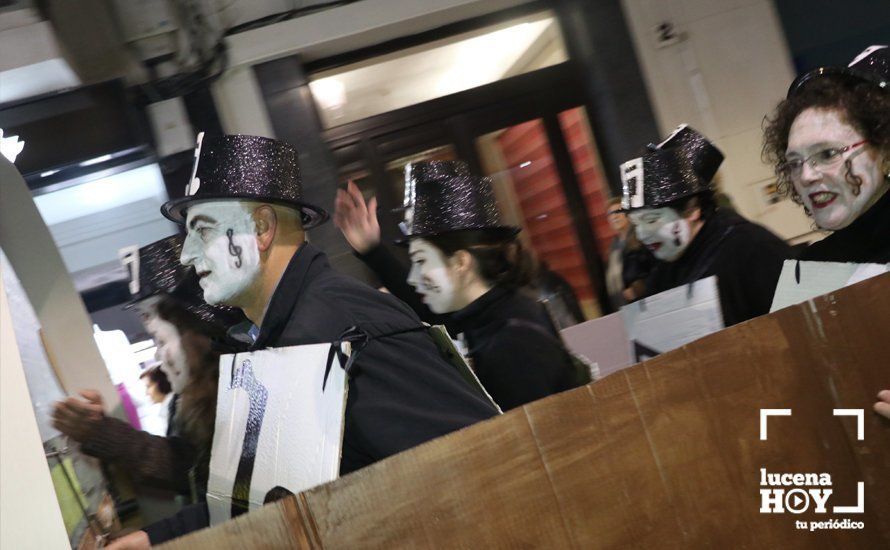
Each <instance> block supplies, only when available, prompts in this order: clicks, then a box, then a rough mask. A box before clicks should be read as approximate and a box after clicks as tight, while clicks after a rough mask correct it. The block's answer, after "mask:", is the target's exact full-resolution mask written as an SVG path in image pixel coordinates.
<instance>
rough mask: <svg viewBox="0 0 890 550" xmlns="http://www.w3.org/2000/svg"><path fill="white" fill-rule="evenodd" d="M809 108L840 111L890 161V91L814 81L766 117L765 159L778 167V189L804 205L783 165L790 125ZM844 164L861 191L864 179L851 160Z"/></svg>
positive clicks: (839, 80) (844, 81)
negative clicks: (858, 173) (855, 169)
mask: <svg viewBox="0 0 890 550" xmlns="http://www.w3.org/2000/svg"><path fill="white" fill-rule="evenodd" d="M810 108H815V109H825V110H836V111H838V112H839V113H840V116H841V118H842V120H844V122H846V123H847V124H849V125H850V126H852V127H853V128H855V129H856V131H858V132H859V133H860V134H862V136H863V137H864V138H865V139H866V140H867V141H868V142H869V143H870V144H871V145H872V146H873V147H875V148H876V149H878V150H879V151H881V152H883V154H884V162H885V163H887V162H890V160H888V159H890V94H888V93H887V91H886V90H882V89H880V88H878V87H877V86H875V85H874V84H872V83H870V82H864V81H854V80H852V79H848V78H842V77H830V76H826V77H822V78H819V79H816V80H813V81H811V82H810V83H808V84H807V85H806V86H805V87H804V88H803V89H802V90H800V91H799V92H797V93H796V94H795V95H793V96H791V97H789V98H787V99H785V100H783V101H782V102H780V103H779V105H778V106H776V110H775V111H774V112H773V114H772V116H767V117H764V129H763V159H764V160H765V161H766V162H768V163H770V164H772V165H773V166H774V168H775V173H776V178H777V182H776V189H777V191H778V192H779V193H780V194H782V195H784V196H786V197H791V199H792V200H794V202H796V203H798V204H802V201H801V199H800V196H798V194H797V191H796V190H795V189H794V185H792V183H791V179H790V177H789V176H788V174H786V173H785V172H784V171H783V170H782V165H783V164H784V162H785V150H786V149H787V148H788V134H789V132H790V131H791V125H792V124H794V121H795V120H796V119H797V117H798V116H799V115H800V114H801V113H802V112H804V111H805V110H807V109H810ZM845 166H846V169H847V173H846V179H847V182H848V183H849V184H850V185H851V187H852V188H853V193H854V194H858V193H859V187H860V186H861V185H862V179H861V178H860V177H858V176H855V175H854V174H853V173H852V165H851V163H850V161H849V160H848V161H846V163H845Z"/></svg>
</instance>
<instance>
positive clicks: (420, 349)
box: [122, 135, 496, 547]
mask: <svg viewBox="0 0 890 550" xmlns="http://www.w3.org/2000/svg"><path fill="white" fill-rule="evenodd" d="M162 212H163V213H164V215H165V216H167V217H168V218H170V219H171V220H173V221H176V222H178V223H184V224H185V225H186V229H187V231H188V236H187V237H186V243H185V245H184V246H183V252H182V262H183V263H184V264H187V265H190V266H194V268H195V269H196V272H197V275H198V277H199V279H200V284H201V288H202V289H203V291H204V296H205V298H206V299H207V301H208V302H213V303H222V304H226V305H230V306H234V307H237V308H239V309H241V310H242V311H243V312H244V314H245V315H246V316H247V318H248V319H249V322H247V323H245V324H243V325H242V326H238V327H234V328H233V329H232V330H231V331H230V335H231V336H232V337H233V338H236V339H238V340H240V341H242V342H245V343H247V344H249V347H250V349H251V350H260V349H264V348H268V347H275V348H281V347H288V346H299V345H304V344H318V343H332V342H335V341H343V340H344V339H348V338H349V335H356V334H359V335H361V337H362V339H363V340H364V342H365V343H364V345H363V346H359V344H356V345H355V346H354V347H353V350H354V351H353V355H354V362H353V364H352V367H351V368H350V370H349V373H350V376H349V381H348V383H349V392H348V395H347V404H346V418H345V430H344V440H343V447H342V458H341V462H340V472H341V474H345V473H348V472H351V471H354V470H357V469H359V468H362V467H364V466H367V465H369V464H371V463H373V462H376V461H378V460H380V459H382V458H385V457H387V456H389V455H392V454H394V453H397V452H400V451H402V450H405V449H408V448H411V447H413V446H415V445H418V444H420V443H423V442H425V441H427V440H430V439H433V438H435V437H438V436H441V435H444V434H446V433H449V432H451V431H454V430H457V429H460V428H462V427H464V426H467V425H469V424H472V423H474V422H477V421H479V420H483V419H485V418H489V417H491V416H493V415H494V414H496V410H495V409H494V408H493V407H492V406H491V404H490V403H489V402H488V401H487V400H486V399H485V398H484V396H482V395H480V394H479V393H478V392H477V391H476V390H475V389H474V388H472V387H471V386H470V384H468V383H467V382H466V381H465V380H464V379H462V378H461V376H460V374H459V373H458V371H457V370H456V369H454V368H453V367H452V366H451V365H450V364H449V363H448V362H447V360H446V359H445V358H443V357H442V356H441V355H440V353H439V351H438V348H437V347H436V345H435V343H434V342H433V340H432V339H431V337H430V336H429V334H428V333H427V332H426V330H425V329H424V327H423V325H422V324H421V322H420V320H419V319H418V318H417V316H416V315H415V314H414V313H413V312H412V311H411V310H410V308H408V307H407V306H406V305H405V304H403V303H402V302H400V301H399V300H397V299H396V298H395V297H393V296H391V295H388V294H385V293H382V292H379V291H377V290H375V289H372V288H370V287H368V286H367V285H364V284H363V283H360V282H358V281H356V280H354V279H351V278H349V277H346V276H344V275H341V274H339V273H337V272H335V271H334V270H333V269H331V267H330V265H329V264H328V261H327V258H326V257H325V255H324V254H323V253H322V252H321V251H320V250H318V249H316V248H315V247H313V246H312V245H310V244H309V243H307V242H306V241H305V233H304V230H305V229H309V228H311V227H314V226H316V225H318V224H320V223H323V222H324V221H325V220H326V219H327V214H326V213H325V212H324V210H322V209H321V208H318V207H316V206H314V205H312V204H309V203H307V202H305V201H304V200H303V198H302V182H301V179H300V171H299V167H298V162H297V152H296V150H295V149H294V148H293V147H291V146H290V145H288V144H286V143H284V142H281V141H277V140H273V139H268V138H262V137H255V136H240V135H239V136H221V137H213V138H211V137H206V138H204V137H199V141H198V147H197V150H196V160H195V168H194V170H193V175H192V180H191V181H190V183H189V186H188V191H187V196H186V197H184V198H181V199H175V200H172V201H170V202H168V203H167V204H165V205H164V207H163V209H162ZM358 349H360V351H357V350H358ZM300 367H301V365H294V368H295V369H296V368H300ZM295 405H296V404H295ZM208 522H209V517H208V512H207V508H206V506H197V507H190V508H186V509H184V510H183V511H182V512H181V513H180V514H178V515H177V516H175V517H174V518H170V519H169V520H165V521H163V522H159V523H157V524H155V525H152V526H150V527H149V528H147V529H146V532H140V533H137V534H135V535H133V536H132V537H130V539H128V540H127V541H126V543H128V544H130V543H132V544H133V545H134V546H133V547H146V545H147V543H148V542H149V541H150V542H151V543H152V544H157V543H159V542H163V541H165V540H168V539H170V538H173V537H176V536H179V535H182V534H185V533H187V532H189V531H193V530H196V529H200V528H202V527H205V526H207V525H208ZM122 544H123V543H122ZM122 547H126V546H122Z"/></svg>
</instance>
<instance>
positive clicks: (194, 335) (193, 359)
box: [53, 295, 225, 501]
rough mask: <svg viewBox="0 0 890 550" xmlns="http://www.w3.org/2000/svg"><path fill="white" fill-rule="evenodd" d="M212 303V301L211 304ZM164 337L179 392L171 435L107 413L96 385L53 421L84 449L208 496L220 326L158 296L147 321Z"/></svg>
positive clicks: (139, 475) (166, 367)
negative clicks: (140, 427) (146, 429)
mask: <svg viewBox="0 0 890 550" xmlns="http://www.w3.org/2000/svg"><path fill="white" fill-rule="evenodd" d="M205 307H206V306H205ZM147 329H148V330H149V332H150V333H151V334H152V336H153V337H154V338H155V340H156V343H157V345H158V351H157V357H158V359H160V360H161V362H162V363H161V367H160V368H161V370H162V371H163V372H164V374H166V375H167V379H168V380H169V384H170V386H169V387H170V389H172V391H173V393H174V394H176V398H175V399H174V400H173V401H171V403H170V408H169V414H168V417H169V425H168V427H167V433H166V437H158V436H154V435H151V434H148V433H146V432H142V431H138V430H135V429H134V428H132V427H131V426H130V425H129V424H127V423H126V422H123V421H120V420H117V419H115V418H111V417H108V416H105V414H104V406H103V403H102V400H101V397H99V395H98V393H97V392H93V391H90V390H88V391H84V392H82V396H83V397H84V398H85V399H86V402H83V401H81V400H78V399H76V398H69V399H67V400H65V401H62V402H59V403H57V404H56V408H55V411H54V413H53V425H54V426H56V428H57V429H59V430H60V431H61V432H62V433H65V434H66V435H68V436H69V437H71V438H72V439H74V440H75V441H78V442H79V443H81V448H82V450H83V452H84V453H85V454H87V455H90V456H94V457H96V458H100V459H102V460H105V461H109V462H116V463H120V464H125V465H126V468H127V471H128V472H130V474H131V475H132V477H133V479H134V481H136V482H137V483H139V484H140V485H143V486H146V487H151V488H159V489H168V490H173V491H176V492H179V493H181V494H184V495H188V496H189V497H190V498H191V499H192V500H193V501H199V500H203V499H204V498H205V493H206V487H207V478H208V475H209V464H210V462H209V461H210V447H211V444H212V439H213V428H214V419H215V414H216V387H217V378H218V373H219V356H220V353H221V352H224V351H225V349H224V348H222V347H220V345H222V344H217V345H215V346H214V347H211V339H213V340H216V341H217V342H220V343H221V342H222V341H223V339H224V338H225V333H224V331H223V329H222V327H220V326H216V325H214V324H211V323H209V322H207V321H205V320H203V319H201V318H200V317H199V316H198V315H197V314H196V313H194V312H193V311H190V310H189V309H188V308H187V307H186V306H185V305H184V304H183V303H182V302H180V301H179V300H177V299H175V298H172V297H170V296H166V295H162V296H159V297H158V299H157V300H156V301H155V304H154V315H153V316H152V318H151V320H150V321H149V325H148V327H147Z"/></svg>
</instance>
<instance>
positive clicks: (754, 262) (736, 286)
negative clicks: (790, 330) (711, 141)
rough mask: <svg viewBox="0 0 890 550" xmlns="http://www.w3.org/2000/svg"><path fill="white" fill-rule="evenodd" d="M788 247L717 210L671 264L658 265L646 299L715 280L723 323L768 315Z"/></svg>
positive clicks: (757, 228)
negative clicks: (710, 278)
mask: <svg viewBox="0 0 890 550" xmlns="http://www.w3.org/2000/svg"><path fill="white" fill-rule="evenodd" d="M791 257H792V252H791V247H789V246H788V245H787V244H786V243H785V241H783V240H782V239H780V238H779V237H777V236H775V235H774V234H772V233H771V232H770V231H769V230H767V229H766V228H764V227H762V226H760V225H757V224H755V223H751V222H749V221H748V220H746V219H744V218H742V217H741V216H739V215H737V214H734V213H731V212H726V211H723V210H719V209H718V210H717V211H716V212H715V213H714V214H713V216H711V217H710V218H709V219H708V220H707V221H706V222H705V224H704V226H703V227H702V228H701V230H699V232H698V234H697V235H696V236H695V237H694V238H693V239H692V242H691V243H690V244H689V248H687V249H686V251H685V252H684V253H683V255H682V256H680V258H679V259H678V260H676V261H674V262H658V264H657V265H656V266H655V268H654V269H653V271H652V273H651V274H650V275H649V279H648V280H647V281H646V294H647V295H649V296H651V295H653V294H658V293H659V292H663V291H665V290H669V289H672V288H676V287H678V286H682V285H686V284H689V283H692V282H695V281H697V280H699V279H703V278H706V277H710V276H711V275H716V276H717V287H718V291H719V293H720V307H721V308H722V309H723V321H724V323H725V324H726V326H731V325H734V324H736V323H740V322H742V321H746V320H748V319H751V318H753V317H757V316H759V315H764V314H766V313H769V308H770V305H772V302H773V295H774V294H775V292H776V284H777V283H778V281H779V274H780V273H781V272H782V264H783V263H784V261H785V260H786V259H788V258H791Z"/></svg>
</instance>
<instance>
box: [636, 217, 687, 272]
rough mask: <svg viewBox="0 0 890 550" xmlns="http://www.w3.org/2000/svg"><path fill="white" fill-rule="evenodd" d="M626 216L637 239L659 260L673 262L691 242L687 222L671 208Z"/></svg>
mask: <svg viewBox="0 0 890 550" xmlns="http://www.w3.org/2000/svg"><path fill="white" fill-rule="evenodd" d="M628 216H629V217H630V221H631V222H632V223H633V224H634V225H635V226H636V233H637V238H638V239H639V240H640V242H642V243H643V244H644V245H645V246H646V248H648V249H649V251H650V252H652V255H653V256H655V257H656V258H658V259H659V260H662V261H665V262H673V261H675V260H676V259H678V258H679V257H680V256H682V255H683V252H685V251H686V248H687V247H688V246H689V243H690V242H692V237H693V236H694V235H693V233H692V227H691V225H690V223H689V220H687V219H686V218H684V217H682V216H680V214H679V213H678V212H677V211H676V210H674V209H673V208H644V209H640V210H634V211H633V212H630V214H629V215H628Z"/></svg>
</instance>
